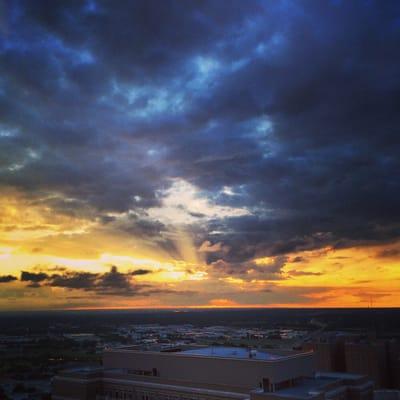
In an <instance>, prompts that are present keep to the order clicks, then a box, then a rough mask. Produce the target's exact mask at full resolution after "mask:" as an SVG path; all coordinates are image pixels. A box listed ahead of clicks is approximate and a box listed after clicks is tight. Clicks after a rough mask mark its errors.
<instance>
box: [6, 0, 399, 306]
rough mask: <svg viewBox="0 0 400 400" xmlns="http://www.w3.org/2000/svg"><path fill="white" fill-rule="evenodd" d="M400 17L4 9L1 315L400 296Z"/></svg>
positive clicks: (269, 5) (90, 5) (264, 10)
mask: <svg viewBox="0 0 400 400" xmlns="http://www.w3.org/2000/svg"><path fill="white" fill-rule="evenodd" d="M399 21H400V3H399V2H396V1H385V2H379V1H361V0H360V1H352V2H343V1H336V0H335V1H334V0H332V1H328V0H327V1H300V0H299V1H285V0H282V1H255V0H252V1H246V2H244V1H238V0H230V1H218V0H217V1H215V0H212V1H202V2H196V1H170V0H168V1H154V0H150V1H148V0H146V1H144V0H143V1H121V2H116V3H114V2H111V1H108V2H107V1H96V0H87V1H76V2H75V1H74V2H69V1H65V2H47V1H41V0H39V1H13V2H6V1H4V2H3V1H0V32H1V34H0V110H1V111H0V112H1V119H0V311H3V310H40V309H46V310H47V309H90V308H153V307H154V308H180V307H400V212H399V204H400V179H399V176H398V175H399V171H400V159H399V155H400V139H399V132H398V129H399V126H400V113H399V105H400V97H399V93H400V74H399V71H400V52H399V48H400V22H399Z"/></svg>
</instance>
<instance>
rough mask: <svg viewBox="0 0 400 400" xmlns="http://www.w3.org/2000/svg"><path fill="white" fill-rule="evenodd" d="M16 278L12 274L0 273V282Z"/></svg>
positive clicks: (11, 280) (7, 281)
mask: <svg viewBox="0 0 400 400" xmlns="http://www.w3.org/2000/svg"><path fill="white" fill-rule="evenodd" d="M17 279H18V278H17V277H16V276H13V275H0V283H9V282H13V281H16V280H17Z"/></svg>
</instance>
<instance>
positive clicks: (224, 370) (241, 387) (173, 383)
mask: <svg viewBox="0 0 400 400" xmlns="http://www.w3.org/2000/svg"><path fill="white" fill-rule="evenodd" d="M372 387H373V383H372V382H371V381H368V380H367V379H366V378H364V377H362V376H359V375H346V374H340V375H332V374H331V375H329V374H317V375H316V374H315V373H314V357H313V353H311V352H303V353H293V352H291V353H280V354H277V353H269V352H264V351H254V350H252V351H249V350H247V349H244V348H228V347H203V348H202V347H196V348H188V349H168V351H143V350H138V349H135V348H121V349H113V350H107V351H105V352H104V356H103V368H101V369H76V370H70V371H65V372H63V373H61V374H59V375H58V376H56V377H55V378H54V380H53V395H52V398H53V399H54V400H88V399H95V400H111V399H112V400H114V399H119V400H208V399H209V400H228V399H232V400H241V399H243V400H245V399H250V400H274V399H278V398H283V397H285V398H288V397H290V398H292V399H293V397H294V398H295V399H296V398H298V399H308V398H309V399H317V400H319V399H325V398H326V399H332V400H372V393H373V392H372ZM272 398H274V399H272Z"/></svg>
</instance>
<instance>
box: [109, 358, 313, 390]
mask: <svg viewBox="0 0 400 400" xmlns="http://www.w3.org/2000/svg"><path fill="white" fill-rule="evenodd" d="M103 365H104V367H105V368H106V369H108V368H123V369H126V370H128V371H135V370H144V371H153V370H156V371H157V376H159V377H160V378H161V379H167V380H179V381H187V382H191V383H192V384H193V385H196V384H207V383H210V382H212V383H214V384H216V385H219V386H221V388H222V387H225V388H226V389H231V390H239V391H240V390H251V389H254V388H257V387H260V385H262V382H263V379H264V378H269V380H270V382H271V383H278V382H282V381H286V380H288V379H291V378H293V377H298V376H307V375H308V376H310V375H312V373H313V371H314V360H313V354H312V353H308V354H301V355H295V356H292V357H287V358H282V359H281V360H274V361H261V360H254V359H253V360H252V359H231V358H219V357H218V358H212V357H202V356H191V355H186V354H182V353H181V354H179V353H176V354H175V353H159V352H141V351H134V350H128V351H127V350H108V351H106V352H105V353H104V357H103Z"/></svg>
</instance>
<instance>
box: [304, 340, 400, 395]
mask: <svg viewBox="0 0 400 400" xmlns="http://www.w3.org/2000/svg"><path fill="white" fill-rule="evenodd" d="M302 349H303V350H306V351H314V352H315V362H316V369H317V370H319V371H324V372H348V373H355V374H361V375H366V376H368V377H369V378H371V380H373V381H374V382H375V387H376V388H393V389H394V388H400V346H399V342H398V341H396V340H378V339H370V338H367V339H366V338H363V337H361V336H360V335H358V336H357V335H343V334H329V335H323V336H321V337H319V338H318V339H314V340H313V341H312V342H307V343H304V344H303V345H302Z"/></svg>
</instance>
